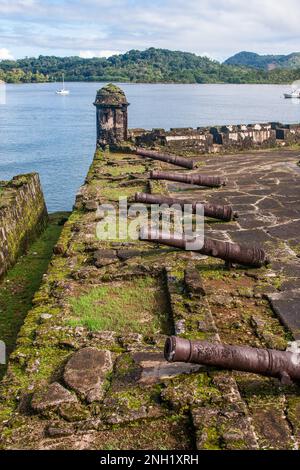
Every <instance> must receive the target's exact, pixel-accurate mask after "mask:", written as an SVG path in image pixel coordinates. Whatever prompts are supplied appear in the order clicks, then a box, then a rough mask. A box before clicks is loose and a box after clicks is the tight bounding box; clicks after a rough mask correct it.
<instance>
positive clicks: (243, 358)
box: [164, 336, 300, 384]
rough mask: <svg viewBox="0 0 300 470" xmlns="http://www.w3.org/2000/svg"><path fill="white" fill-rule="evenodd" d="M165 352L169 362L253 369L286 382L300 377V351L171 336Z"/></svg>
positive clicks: (239, 369) (167, 341)
mask: <svg viewBox="0 0 300 470" xmlns="http://www.w3.org/2000/svg"><path fill="white" fill-rule="evenodd" d="M164 356H165V359H166V360H167V361H169V362H191V363H196V364H202V365H207V366H215V367H220V368H223V369H229V370H238V371H244V372H252V373H254V374H261V375H266V376H270V377H276V378H279V379H280V380H281V381H282V382H283V383H286V384H288V383H290V382H291V381H299V380H300V354H299V353H296V352H290V351H277V350H276V349H262V348H251V347H248V346H230V345H227V344H221V343H210V342H208V341H190V340H188V339H184V338H179V337H177V336H170V337H168V338H167V340H166V343H165V349H164Z"/></svg>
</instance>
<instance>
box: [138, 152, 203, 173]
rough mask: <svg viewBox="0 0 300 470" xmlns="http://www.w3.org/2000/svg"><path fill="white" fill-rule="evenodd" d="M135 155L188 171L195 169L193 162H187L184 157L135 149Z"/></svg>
mask: <svg viewBox="0 0 300 470" xmlns="http://www.w3.org/2000/svg"><path fill="white" fill-rule="evenodd" d="M136 154H137V155H140V156H141V157H148V158H153V160H160V161H162V162H166V163H171V164H172V165H177V166H181V167H183V168H189V169H190V170H192V169H193V168H194V167H195V162H194V161H193V160H188V159H187V158H184V157H178V156H177V155H169V154H166V153H160V152H155V151H154V150H145V149H142V148H137V149H136Z"/></svg>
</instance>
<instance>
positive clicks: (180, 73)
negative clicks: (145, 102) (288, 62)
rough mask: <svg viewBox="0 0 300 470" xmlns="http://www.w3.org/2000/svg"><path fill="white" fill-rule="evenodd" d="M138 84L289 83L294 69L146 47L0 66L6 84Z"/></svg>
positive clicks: (299, 73)
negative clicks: (109, 54) (267, 67)
mask: <svg viewBox="0 0 300 470" xmlns="http://www.w3.org/2000/svg"><path fill="white" fill-rule="evenodd" d="M63 72H64V74H65V80H66V81H115V82H141V83H164V82H166V83H289V82H292V81H293V80H296V79H299V78H300V67H299V69H293V70H280V69H276V70H272V71H267V70H259V69H255V68H249V67H244V66H236V65H229V64H220V63H219V62H217V61H214V60H211V59H208V58H207V57H200V56H197V55H195V54H192V53H189V52H179V51H169V50H167V49H154V48H150V49H147V50H146V51H137V50H131V51H129V52H127V53H126V54H120V55H115V56H112V57H109V58H108V59H105V58H94V59H82V58H80V57H55V56H39V57H38V58H25V59H19V60H16V61H10V60H3V61H0V80H4V81H6V82H8V83H30V82H45V81H59V80H61V77H62V73H63Z"/></svg>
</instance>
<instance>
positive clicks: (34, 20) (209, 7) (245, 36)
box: [0, 0, 300, 61]
mask: <svg viewBox="0 0 300 470" xmlns="http://www.w3.org/2000/svg"><path fill="white" fill-rule="evenodd" d="M299 24H300V8H299V0H284V1H279V0H251V1H245V0H81V1H80V0H0V60H1V59H18V58H22V57H25V56H30V57H32V56H34V57H36V56H38V55H58V56H72V55H76V56H81V57H109V56H110V55H113V54H118V53H124V52H126V51H128V50H130V49H139V50H144V49H147V48H148V47H158V48H166V49H171V50H181V51H188V52H194V53H196V54H197V55H206V56H208V57H211V58H214V59H217V60H220V61H223V60H225V59H226V58H228V57H229V56H231V55H233V54H235V53H237V52H240V51H243V50H246V51H252V52H257V53H259V54H269V53H271V54H289V53H291V52H298V51H300V28H299Z"/></svg>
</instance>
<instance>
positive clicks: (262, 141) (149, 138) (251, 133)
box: [129, 123, 300, 153]
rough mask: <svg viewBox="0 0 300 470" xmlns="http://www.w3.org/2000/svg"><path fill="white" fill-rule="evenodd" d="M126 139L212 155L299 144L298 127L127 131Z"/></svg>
mask: <svg viewBox="0 0 300 470" xmlns="http://www.w3.org/2000/svg"><path fill="white" fill-rule="evenodd" d="M129 139H130V141H131V142H133V143H134V144H135V145H138V146H150V147H153V146H163V147H165V148H166V149H168V150H170V151H177V150H179V151H180V150H182V151H184V152H195V153H215V152H226V151H233V150H244V149H255V148H272V147H276V146H277V145H282V144H287V145H288V144H293V143H298V142H300V124H287V125H285V124H281V123H267V124H253V125H235V126H216V127H210V128H209V127H198V128H197V129H192V128H177V129H174V128H173V129H172V128H171V129H170V130H169V131H166V130H164V129H152V130H151V131H147V130H144V129H131V130H129Z"/></svg>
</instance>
